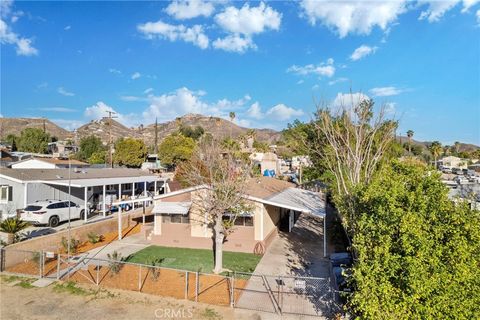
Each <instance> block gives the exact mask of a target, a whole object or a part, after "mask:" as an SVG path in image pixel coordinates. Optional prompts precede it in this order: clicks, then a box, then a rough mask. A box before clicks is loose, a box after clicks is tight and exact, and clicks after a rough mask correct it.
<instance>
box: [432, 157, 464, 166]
mask: <svg viewBox="0 0 480 320" xmlns="http://www.w3.org/2000/svg"><path fill="white" fill-rule="evenodd" d="M467 163H468V160H466V159H461V158H459V157H455V156H447V157H443V158H442V159H440V160H438V166H443V167H447V168H461V169H463V168H467Z"/></svg>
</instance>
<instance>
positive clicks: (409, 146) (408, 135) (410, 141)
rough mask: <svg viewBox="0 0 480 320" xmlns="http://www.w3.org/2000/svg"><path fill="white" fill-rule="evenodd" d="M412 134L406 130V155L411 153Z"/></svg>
mask: <svg viewBox="0 0 480 320" xmlns="http://www.w3.org/2000/svg"><path fill="white" fill-rule="evenodd" d="M413 133H414V132H413V130H408V131H407V137H408V153H411V148H412V137H413Z"/></svg>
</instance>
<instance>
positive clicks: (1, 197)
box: [0, 186, 12, 203]
mask: <svg viewBox="0 0 480 320" xmlns="http://www.w3.org/2000/svg"><path fill="white" fill-rule="evenodd" d="M8 201H12V187H10V186H0V202H1V203H7V202H8Z"/></svg>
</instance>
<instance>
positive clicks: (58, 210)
mask: <svg viewBox="0 0 480 320" xmlns="http://www.w3.org/2000/svg"><path fill="white" fill-rule="evenodd" d="M21 218H22V220H24V221H27V222H29V223H31V224H34V225H40V224H45V225H49V226H50V227H56V226H58V224H59V223H60V222H62V221H66V220H68V201H64V200H44V201H36V202H34V203H32V204H29V205H28V206H27V207H26V208H25V209H23V210H22V212H21ZM84 218H85V208H84V206H80V205H77V204H76V203H74V202H72V201H70V219H72V220H73V219H84Z"/></svg>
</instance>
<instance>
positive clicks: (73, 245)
mask: <svg viewBox="0 0 480 320" xmlns="http://www.w3.org/2000/svg"><path fill="white" fill-rule="evenodd" d="M61 244H62V248H63V250H65V252H68V239H67V238H65V237H62V241H61ZM79 246H80V240H77V239H75V238H71V239H70V252H71V253H77V250H78V247H79Z"/></svg>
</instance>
